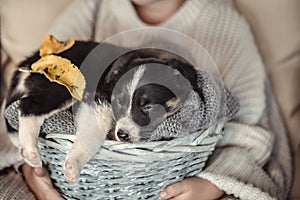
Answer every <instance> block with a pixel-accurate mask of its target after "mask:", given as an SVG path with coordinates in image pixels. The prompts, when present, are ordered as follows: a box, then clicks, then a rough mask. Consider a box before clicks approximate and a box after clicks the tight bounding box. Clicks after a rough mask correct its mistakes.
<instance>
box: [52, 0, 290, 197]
mask: <svg viewBox="0 0 300 200" xmlns="http://www.w3.org/2000/svg"><path fill="white" fill-rule="evenodd" d="M145 26H148V25H147V24H145V23H144V22H142V21H141V20H140V19H139V18H138V16H137V14H136V12H135V10H134V8H133V6H132V4H131V3H130V1H129V0H102V1H99V0H74V3H73V4H72V6H71V7H69V8H68V9H67V10H66V11H65V12H64V13H63V15H62V16H61V17H59V20H58V21H57V22H56V23H55V26H54V27H53V29H52V30H51V31H50V33H51V34H53V35H55V36H56V37H58V38H59V39H60V40H67V39H69V37H70V36H75V38H76V39H79V40H90V39H92V40H95V41H99V42H100V41H103V40H105V39H106V38H108V37H110V36H112V35H114V34H116V33H119V32H122V31H125V30H130V29H134V28H139V27H145ZM160 27H164V28H169V29H173V30H176V31H179V32H181V33H183V34H186V35H187V36H189V37H191V38H193V39H194V40H196V41H197V42H198V43H200V44H201V45H202V46H203V47H204V48H205V49H206V50H207V52H208V53H209V54H210V55H211V57H212V59H213V60H214V62H215V63H216V65H217V66H218V68H219V70H220V72H221V74H222V76H223V79H224V82H225V85H226V87H227V88H228V89H229V90H230V91H231V92H232V93H233V94H234V95H236V96H237V97H238V99H239V101H240V110H239V112H238V113H237V115H236V116H235V118H234V120H232V121H231V122H229V123H228V124H227V125H226V126H225V136H224V138H223V139H222V141H221V142H220V143H219V144H218V148H217V149H216V150H215V152H214V154H213V155H212V156H211V157H210V160H209V163H208V164H207V167H206V169H205V170H204V171H203V172H201V173H200V174H199V175H198V176H199V177H203V178H205V179H207V180H209V181H211V182H212V183H214V184H215V185H216V186H218V187H219V188H220V189H222V190H224V191H225V192H226V193H227V194H232V195H234V196H235V197H239V198H240V199H252V200H253V199H259V200H261V199H272V198H274V199H285V198H287V194H288V192H289V187H290V181H291V173H292V169H291V157H290V152H289V147H288V142H287V139H286V133H285V129H284V127H283V124H282V122H281V119H280V117H279V114H278V112H277V107H276V105H275V104H274V100H273V99H272V95H271V90H270V88H269V87H268V85H267V78H266V74H265V71H264V65H263V63H262V61H261V58H260V56H259V53H258V51H257V48H256V46H255V43H254V40H253V37H252V35H251V31H250V29H249V26H248V25H247V23H246V22H245V20H244V18H243V17H242V16H240V15H239V13H238V12H237V11H236V10H235V8H234V5H233V2H232V1H231V0H187V1H186V2H185V3H184V4H183V5H182V7H181V8H180V9H179V10H178V11H177V12H176V13H175V14H174V15H172V16H171V17H170V18H169V19H168V20H167V21H165V22H163V23H162V24H160Z"/></svg>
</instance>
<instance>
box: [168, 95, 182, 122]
mask: <svg viewBox="0 0 300 200" xmlns="http://www.w3.org/2000/svg"><path fill="white" fill-rule="evenodd" d="M180 106H181V104H180V100H179V99H178V98H176V97H173V98H172V99H170V100H168V101H167V102H166V111H167V113H166V117H167V116H170V115H172V114H174V113H175V112H176V111H178V110H179V109H180Z"/></svg>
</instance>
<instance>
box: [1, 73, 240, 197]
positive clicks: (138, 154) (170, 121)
mask: <svg viewBox="0 0 300 200" xmlns="http://www.w3.org/2000/svg"><path fill="white" fill-rule="evenodd" d="M198 84H199V88H202V93H203V99H200V98H199V96H198V95H196V94H195V93H191V96H190V97H189V98H188V100H186V101H185V103H184V105H183V107H182V108H181V109H180V111H179V112H177V113H176V114H174V115H172V116H171V117H169V118H167V120H166V121H164V122H163V123H162V124H161V125H160V126H159V127H158V128H157V130H156V131H154V134H153V138H152V139H153V140H157V139H158V138H161V137H164V138H167V136H171V137H172V138H175V139H172V140H168V141H150V142H142V143H136V144H129V143H123V142H118V141H110V140H106V141H105V143H104V144H103V145H102V146H101V148H100V149H99V151H98V153H97V154H96V155H95V156H94V157H93V158H92V159H91V160H90V161H89V162H88V163H87V164H86V165H85V166H84V169H83V170H82V172H81V174H80V178H79V180H78V182H77V183H75V184H73V183H69V182H67V181H66V180H65V178H64V176H63V169H62V165H63V161H64V159H65V157H66V153H67V152H68V151H69V150H70V149H71V147H72V143H73V141H74V139H75V137H76V136H75V133H76V130H75V129H76V128H75V125H74V119H73V114H72V113H71V112H70V111H69V110H64V111H61V112H59V113H57V114H55V115H53V116H51V117H49V118H48V119H46V120H45V122H44V124H43V125H42V127H41V133H43V134H41V135H42V136H43V137H40V140H39V147H40V153H41V155H42V157H43V159H44V160H45V161H46V162H47V163H48V169H49V171H50V175H51V178H52V180H53V183H54V185H55V186H56V187H57V188H58V190H59V191H60V192H61V194H62V195H63V196H64V197H66V198H67V199H101V200H102V199H126V200H127V199H133V200H137V199H155V200H157V199H159V192H160V191H161V190H162V189H163V188H165V187H166V186H167V185H169V184H171V183H174V182H178V181H181V180H183V179H184V178H186V177H189V176H194V175H197V174H198V173H200V172H201V170H202V169H203V167H204V166H205V162H206V160H207V159H208V157H209V155H210V154H211V153H212V152H213V150H214V149H215V146H216V144H217V142H218V140H219V139H220V138H221V137H222V128H223V127H224V123H225V122H226V121H228V120H229V119H230V118H232V116H233V115H234V114H235V113H236V112H237V111H238V109H239V104H238V102H237V100H236V99H235V98H234V97H233V96H232V95H231V94H230V93H229V92H228V91H227V90H223V89H222V87H220V86H219V85H218V84H217V83H216V82H214V81H213V79H211V78H210V77H209V76H208V75H207V74H206V73H204V72H203V73H199V75H198ZM18 105H19V102H18V101H16V102H14V103H12V104H11V105H10V106H8V108H7V109H6V112H5V115H6V118H7V120H8V122H9V123H10V125H11V126H12V127H13V128H15V129H17V130H18Z"/></svg>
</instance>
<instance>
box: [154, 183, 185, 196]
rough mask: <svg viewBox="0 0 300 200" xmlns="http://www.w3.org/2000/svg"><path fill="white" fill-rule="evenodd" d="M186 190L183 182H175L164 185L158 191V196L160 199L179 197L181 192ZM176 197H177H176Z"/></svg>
mask: <svg viewBox="0 0 300 200" xmlns="http://www.w3.org/2000/svg"><path fill="white" fill-rule="evenodd" d="M185 190H186V187H185V185H184V184H183V182H182V181H181V182H177V183H174V184H172V185H169V186H168V187H166V188H165V189H164V190H163V191H161V192H160V198H162V199H171V198H173V197H177V196H178V197H179V196H180V195H181V194H183V193H184V192H185ZM176 199H177V198H176ZM174 200H175V198H174Z"/></svg>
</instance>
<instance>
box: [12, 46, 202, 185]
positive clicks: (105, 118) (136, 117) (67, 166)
mask: <svg viewBox="0 0 300 200" xmlns="http://www.w3.org/2000/svg"><path fill="white" fill-rule="evenodd" d="M97 45H98V44H97V43H93V42H76V43H75V45H74V46H73V47H72V48H70V49H68V50H66V51H64V52H62V53H60V54H58V55H59V56H62V57H64V58H67V59H69V60H70V61H71V62H72V63H74V64H75V65H76V66H81V64H82V62H83V61H84V59H85V58H86V56H87V55H88V54H89V53H90V52H91V50H93V49H94V48H95V47H96V46H97ZM38 59H39V55H38V53H36V54H35V55H33V56H32V57H30V58H28V59H27V60H26V61H24V62H23V63H21V65H20V67H28V68H30V66H31V65H32V64H33V63H34V62H36V61H37V60H38ZM100 62H101V61H100ZM94 66H95V67H97V66H98V64H97V63H94ZM99 66H100V65H99ZM99 80H100V81H99V82H98V84H97V89H96V95H95V98H93V100H92V101H89V102H88V101H87V102H82V103H81V104H80V106H79V109H78V112H77V113H76V126H77V127H76V128H77V133H76V134H77V138H76V140H75V142H74V144H73V147H72V149H71V150H70V151H69V153H68V155H67V157H66V159H65V162H64V174H65V177H66V178H67V179H68V180H69V181H71V182H74V181H75V180H76V179H77V177H78V176H79V173H80V170H81V169H82V168H83V166H84V164H85V163H86V162H87V161H88V160H89V159H90V158H91V157H92V156H93V155H94V154H96V152H97V151H98V149H99V147H100V146H101V145H102V144H103V142H104V141H105V139H106V136H107V133H108V132H109V131H110V130H111V129H115V132H114V134H115V138H116V139H117V140H120V141H126V142H139V141H147V140H149V138H150V137H151V133H152V132H153V131H154V130H155V129H156V127H157V126H158V125H159V124H160V123H161V122H162V121H163V120H164V119H165V118H167V117H168V116H170V115H172V114H173V113H175V112H176V111H178V110H179V109H180V106H181V102H183V101H184V100H185V99H186V98H187V96H188V93H189V92H190V89H192V90H195V91H197V92H198V93H199V94H200V96H201V93H200V92H199V91H200V90H198V88H197V75H196V70H195V69H194V67H193V66H192V65H190V64H189V63H188V62H187V61H185V60H184V59H183V58H181V57H180V56H177V55H175V54H173V53H170V52H167V51H164V50H158V49H140V50H135V51H131V52H129V53H126V54H124V55H122V56H121V57H119V58H118V59H116V60H115V61H114V62H112V63H111V64H110V66H108V67H107V68H106V69H105V71H104V73H103V74H102V76H101V77H99ZM16 100H20V106H19V136H18V137H19V147H20V148H21V150H22V151H21V154H22V157H23V158H24V160H25V161H26V162H27V163H28V164H30V165H31V166H33V167H38V166H41V165H42V161H41V157H40V155H39V152H38V148H37V141H38V136H39V132H40V127H41V125H42V124H43V122H44V120H45V119H46V118H47V117H49V116H51V115H53V114H54V113H57V112H59V111H61V110H63V109H68V108H70V107H71V106H72V105H73V103H74V101H73V100H72V97H71V95H70V93H69V92H68V90H67V89H66V88H65V87H64V86H61V85H59V84H56V83H51V82H49V81H48V79H46V78H45V77H44V76H43V75H41V74H31V73H24V72H19V71H16V73H15V74H14V77H13V79H12V84H11V87H10V90H9V94H8V98H7V106H8V105H10V104H11V103H12V102H14V101H16ZM8 126H9V125H8ZM9 129H10V131H14V130H13V129H12V128H11V127H10V128H9ZM162 139H163V138H162Z"/></svg>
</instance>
